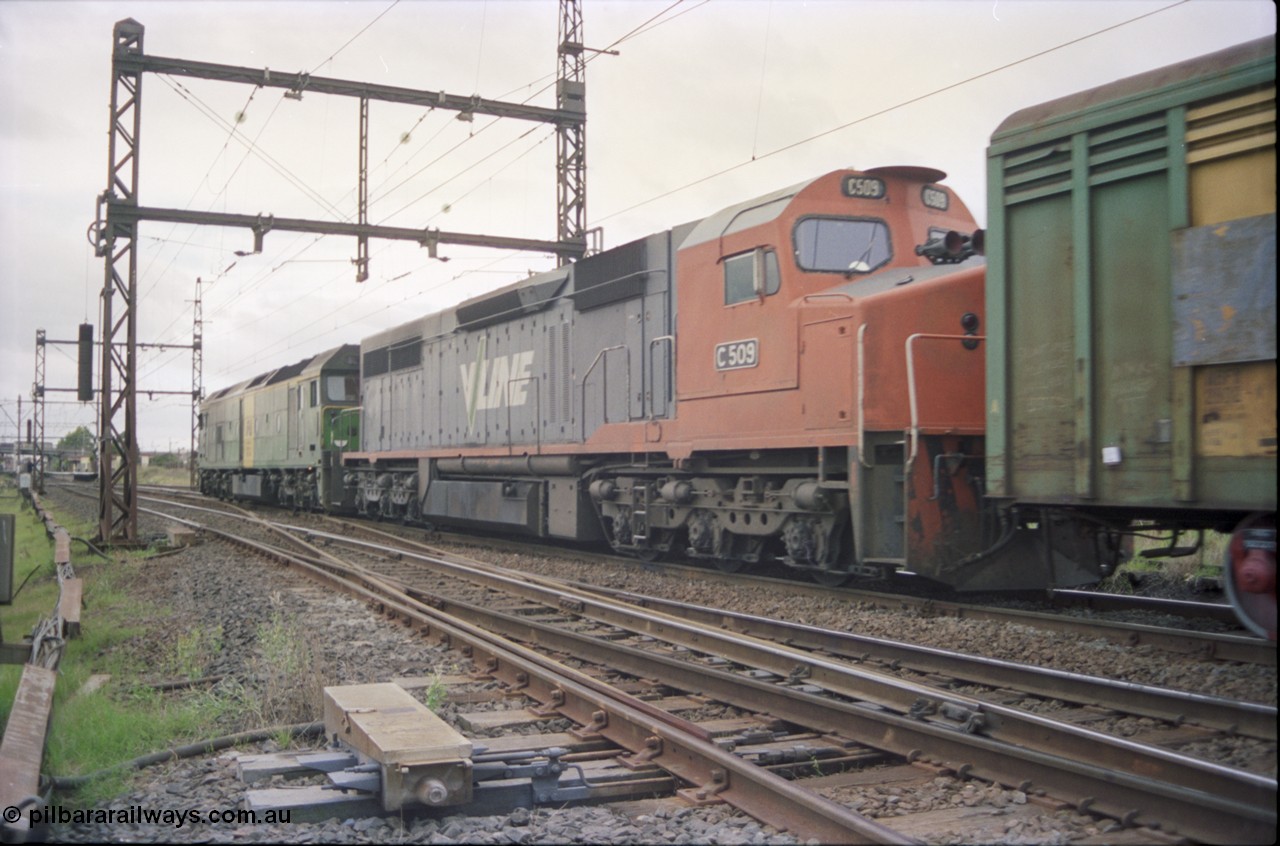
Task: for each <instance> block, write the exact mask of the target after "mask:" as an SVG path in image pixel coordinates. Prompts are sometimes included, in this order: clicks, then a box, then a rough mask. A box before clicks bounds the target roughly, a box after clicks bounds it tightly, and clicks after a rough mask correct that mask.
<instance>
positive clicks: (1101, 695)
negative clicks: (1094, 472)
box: [565, 582, 1277, 740]
mask: <svg viewBox="0 0 1280 846" xmlns="http://www.w3.org/2000/svg"><path fill="white" fill-rule="evenodd" d="M565 584H568V585H572V586H573V587H575V588H577V589H578V590H584V591H588V592H591V593H597V594H600V595H602V596H608V597H612V598H613V599H616V600H618V601H620V602H626V603H629V604H632V605H637V606H640V607H642V608H651V609H653V610H657V611H662V612H664V613H667V614H672V615H673V616H677V617H680V618H682V619H692V620H697V621H699V622H702V623H704V624H706V625H712V626H719V627H720V628H722V629H725V630H727V631H733V632H737V633H739V634H744V635H752V636H754V637H758V638H764V639H766V640H769V641H773V642H778V643H785V644H787V645H788V646H793V647H798V648H803V649H812V650H818V651H822V652H826V653H829V654H831V655H837V656H840V657H843V658H849V659H852V660H857V661H866V660H869V659H875V660H877V661H880V662H882V663H885V664H895V665H899V666H902V667H906V668H909V669H911V670H915V671H916V672H920V673H931V674H935V675H941V676H947V677H950V678H955V679H959V680H962V681H966V682H972V683H976V684H983V685H989V686H991V687H1012V688H1015V689H1017V690H1025V691H1028V692H1029V693H1032V694H1034V695H1036V696H1041V697H1048V698H1053V699H1062V700H1065V701H1068V702H1073V703H1076V704H1080V705H1093V706H1097V707H1101V708H1112V709H1117V710H1123V711H1124V712H1126V713H1131V714H1136V715H1139V716H1146V717H1155V718H1157V719H1161V720H1168V721H1169V722H1173V723H1193V724H1195V725H1201V726H1205V727H1207V728H1212V729H1217V730H1220V731H1226V732H1230V733H1238V734H1243V735H1246V736H1248V737H1256V738H1260V739H1262V740H1275V739H1276V719H1277V709H1276V708H1275V706H1273V705H1263V704H1260V703H1254V702H1240V701H1237V700H1234V699H1226V698H1223V697H1220V696H1209V695H1206V694H1201V693H1191V692H1188V691H1183V690H1169V689H1166V688H1160V687H1154V686H1152V685H1147V684H1140V683H1136V682H1125V681H1117V680H1115V679H1109V678H1104V677H1102V676H1093V675H1085V674H1081V673H1072V672H1067V671H1065V670H1057V669H1054V668H1052V667H1037V666H1033V665H1031V664H1021V663H1017V662H1014V661H1004V660H1000V659H997V658H988V657H984V656H981V655H970V654H967V653H961V652H954V651H950V650H946V649H938V648H936V647H931V646H920V645H916V644H910V643H904V642H901V641H894V640H887V639H885V638H878V637H872V636H870V635H860V634H854V633H851V632H841V631H833V630H830V629H822V628H818V627H817V626H810V625H805V624H803V623H792V622H788V621H785V620H775V619H770V618H768V617H757V616H753V615H750V614H741V613H738V612H736V611H725V610H721V609H716V608H708V607H706V606H703V605H693V604H690V603H685V602H677V601H676V600H671V599H663V598H660V597H653V596H647V595H642V594H636V593H633V592H630V591H623V590H617V589H613V588H607V587H599V586H594V585H588V584H585V583H581V582H566V583H565Z"/></svg>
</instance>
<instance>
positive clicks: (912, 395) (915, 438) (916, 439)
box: [905, 332, 987, 468]
mask: <svg viewBox="0 0 1280 846" xmlns="http://www.w3.org/2000/svg"><path fill="white" fill-rule="evenodd" d="M920 339H927V340H935V341H936V340H941V341H985V340H986V339H987V336H986V335H941V334H937V333H934V332H916V333H915V334H914V335H908V336H907V342H906V353H907V398H908V400H909V401H910V403H911V429H910V437H911V452H910V453H909V454H908V455H907V463H906V465H905V466H906V467H907V468H909V467H910V466H911V464H912V463H913V462H914V461H915V460H916V451H917V450H918V449H919V446H920V408H919V402H918V400H917V397H916V370H915V359H914V357H913V356H912V353H911V345H912V343H913V342H915V341H917V340H920Z"/></svg>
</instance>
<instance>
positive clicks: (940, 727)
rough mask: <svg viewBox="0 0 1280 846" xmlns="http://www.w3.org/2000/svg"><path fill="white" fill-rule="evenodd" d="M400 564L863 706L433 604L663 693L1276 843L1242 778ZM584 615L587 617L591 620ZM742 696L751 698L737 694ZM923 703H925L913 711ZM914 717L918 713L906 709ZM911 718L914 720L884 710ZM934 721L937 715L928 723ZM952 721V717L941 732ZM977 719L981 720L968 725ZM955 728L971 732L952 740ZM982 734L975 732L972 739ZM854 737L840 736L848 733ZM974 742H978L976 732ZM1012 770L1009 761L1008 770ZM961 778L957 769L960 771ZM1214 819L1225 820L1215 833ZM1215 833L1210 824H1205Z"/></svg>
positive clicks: (1098, 803)
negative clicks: (739, 707)
mask: <svg viewBox="0 0 1280 846" xmlns="http://www.w3.org/2000/svg"><path fill="white" fill-rule="evenodd" d="M295 529H296V530H297V531H301V532H304V533H306V534H308V535H311V536H312V537H324V538H328V539H329V540H331V541H334V542H340V543H346V544H351V545H356V546H363V547H365V548H378V547H379V546H380V545H376V544H370V543H368V542H363V541H356V540H354V539H351V538H346V537H343V536H341V535H336V534H331V533H326V532H318V531H315V530H309V529H304V528H297V527H295ZM381 549H382V550H383V551H386V552H393V553H395V554H396V555H397V556H406V557H414V558H423V559H427V560H428V561H429V562H430V563H431V564H432V565H433V566H437V567H439V566H444V567H447V568H451V569H452V570H453V571H454V572H456V573H457V574H458V575H460V576H461V577H463V578H467V579H469V580H471V581H477V580H478V581H479V582H481V583H488V584H490V585H492V586H500V587H501V589H504V590H507V591H514V592H516V593H518V594H520V595H523V596H525V597H526V598H529V599H534V600H535V601H540V602H544V603H546V604H549V605H551V606H553V607H555V606H557V605H558V606H560V607H562V608H565V609H566V610H570V611H572V612H574V613H576V614H579V615H581V616H588V617H594V618H596V619H601V620H602V621H605V622H608V623H610V624H611V625H617V626H622V627H623V628H629V629H632V630H636V631H647V632H648V633H649V634H651V635H653V636H655V637H662V638H663V639H664V640H667V641H669V642H676V643H680V644H681V645H683V646H685V647H686V648H690V649H696V650H699V651H703V652H709V653H715V652H720V653H724V654H726V655H727V656H731V657H732V659H733V660H740V661H743V662H744V663H749V664H751V665H752V666H756V667H766V668H769V669H771V670H772V671H773V672H775V673H777V674H778V675H779V676H781V677H782V678H788V677H791V676H794V677H798V678H801V679H803V681H804V682H805V683H807V684H814V685H818V686H820V687H824V688H826V689H830V690H833V691H836V692H840V693H843V694H845V695H848V696H851V697H857V698H860V699H862V700H864V701H865V703H867V704H853V703H848V702H838V701H834V700H831V699H829V698H826V697H819V696H815V695H812V694H808V693H804V692H801V691H798V690H792V689H787V688H783V687H779V686H776V685H772V684H765V683H762V682H757V681H753V680H751V679H744V678H742V677H740V676H736V675H734V674H732V673H728V672H724V671H720V670H716V669H713V668H708V667H706V666H703V665H698V664H692V663H689V662H685V661H679V660H676V659H670V658H666V657H664V656H655V655H652V654H650V653H646V652H643V651H640V650H636V649H632V648H629V647H625V646H622V645H620V644H617V643H612V642H607V641H600V640H597V639H595V638H592V637H590V636H587V635H581V634H577V633H572V632H565V631H561V630H558V629H554V628H552V627H550V626H546V625H544V624H540V623H537V622H535V621H531V620H528V619H526V618H523V617H516V616H513V615H506V614H502V613H500V612H496V611H492V610H489V609H486V608H479V607H477V606H473V605H468V604H467V603H462V602H455V601H451V600H447V599H444V598H442V597H435V596H432V597H430V598H429V600H430V602H431V604H432V605H433V606H434V607H437V608H440V609H441V610H444V611H449V612H452V613H454V614H458V615H466V616H468V617H470V618H472V619H476V620H480V621H482V622H481V624H482V625H483V626H484V627H485V628H486V629H489V630H491V631H498V632H500V633H502V634H503V635H505V636H507V637H511V638H516V639H522V640H527V641H529V642H535V643H538V644H540V645H542V646H545V647H548V648H552V649H556V650H558V651H560V652H563V653H565V654H570V655H574V656H575V657H580V658H589V659H590V660H594V661H598V662H600V663H604V664H607V665H609V666H613V667H615V668H618V669H621V670H624V671H626V672H628V673H632V674H634V675H638V676H641V677H653V676H655V675H656V676H657V677H660V678H664V679H668V680H670V683H671V684H672V685H673V686H674V687H678V688H682V689H685V690H690V691H694V692H698V693H702V694H704V695H707V696H711V697H713V698H716V699H719V700H721V701H726V702H731V703H749V705H748V707H751V708H753V709H755V710H760V711H766V712H768V713H769V714H771V715H773V716H775V717H778V718H780V719H784V720H788V721H791V722H795V723H797V724H800V725H805V726H811V727H817V728H819V729H820V730H822V731H827V732H832V733H836V734H840V735H843V736H848V737H852V738H853V739H855V740H857V741H858V742H861V743H865V744H867V745H871V746H875V747H877V748H880V749H886V750H889V751H893V752H896V753H898V754H902V755H907V756H908V757H911V756H912V755H913V753H914V754H915V755H919V754H920V750H921V749H922V748H932V749H937V748H942V749H944V750H945V753H944V754H945V755H946V757H947V758H948V759H949V760H951V761H954V762H958V763H957V764H956V766H957V767H960V768H963V769H964V770H965V771H966V772H967V773H968V774H973V775H978V776H980V777H982V778H984V779H987V780H990V781H997V782H1001V783H1005V784H1019V783H1020V782H1022V781H1024V780H1026V779H1027V773H1028V772H1031V773H1034V776H1033V778H1032V781H1033V782H1035V783H1037V784H1039V785H1041V786H1043V787H1045V788H1046V789H1047V790H1049V791H1050V792H1052V793H1054V794H1055V795H1058V796H1075V797H1080V798H1079V802H1080V803H1083V804H1084V805H1086V806H1089V805H1092V806H1093V807H1094V808H1095V809H1097V810H1099V811H1101V812H1102V813H1105V814H1108V815H1110V816H1114V817H1116V818H1118V819H1124V820H1126V821H1129V822H1142V823H1159V824H1163V825H1166V826H1167V825H1168V824H1169V823H1170V822H1173V823H1175V824H1176V825H1177V826H1178V828H1179V829H1180V830H1181V831H1183V832H1188V833H1189V832H1196V836H1200V837H1203V838H1209V839H1222V838H1224V837H1226V838H1227V839H1237V838H1238V841H1237V842H1252V840H1253V839H1255V838H1256V837H1258V836H1261V834H1262V833H1263V832H1264V831H1265V832H1268V833H1270V832H1273V831H1274V828H1275V822H1276V814H1275V793H1276V782H1275V780H1274V779H1267V778H1265V777H1263V776H1257V775H1254V774H1251V773H1245V772H1242V771H1239V770H1235V769H1232V768H1228V767H1222V766H1219V765H1215V764H1211V763H1208V762H1205V761H1201V760H1199V759H1194V758H1189V757H1187V756H1181V755H1177V754H1174V753H1171V752H1168V751H1166V750H1163V749H1159V748H1156V747H1151V746H1147V745H1144V744H1137V743H1133V742H1132V741H1127V740H1124V739H1121V738H1115V737H1111V736H1108V735H1103V734H1100V733H1098V732H1092V731H1089V730H1087V729H1081V728H1080V727H1078V726H1070V725H1065V724H1059V723H1055V722H1054V721H1052V720H1047V719H1045V718H1043V717H1037V716H1035V715H1029V714H1026V713H1025V712H1020V711H1016V710H1015V709H1010V708H1005V707H1003V706H998V705H992V704H990V703H984V702H980V701H978V700H974V699H970V698H967V697H961V696H956V695H952V694H949V693H945V692H941V691H937V690H935V689H931V688H928V687H926V686H923V685H915V684H911V683H905V682H901V681H900V680H897V679H891V678H889V677H886V676H883V675H881V674H878V673H872V672H869V671H866V670H855V669H852V668H847V667H842V666H839V665H836V664H834V663H832V662H829V661H825V660H821V659H816V658H815V657H814V656H812V655H807V654H805V653H802V652H798V651H796V650H789V649H787V648H785V647H779V646H776V645H774V644H768V643H765V642H762V641H755V639H754V638H750V637H744V636H740V635H729V634H726V633H724V632H722V631H718V630H713V629H709V628H707V627H702V626H696V625H693V624H688V623H685V622H683V621H680V620H677V619H674V618H670V617H667V616H666V615H661V614H657V615H653V616H649V617H647V618H646V617H645V616H644V615H642V614H641V613H640V612H639V611H638V610H637V609H634V608H628V607H624V606H621V605H620V604H618V603H613V602H610V601H608V600H603V599H600V598H599V597H594V596H590V595H584V594H580V593H576V592H572V591H566V590H559V591H557V590H554V589H547V588H545V587H543V586H540V585H536V584H530V583H529V582H528V581H522V580H519V579H513V578H510V577H507V576H503V575H501V574H498V573H496V572H477V570H476V568H475V566H474V564H466V565H459V564H450V563H449V562H444V561H441V560H438V559H430V558H428V557H427V556H419V555H418V554H416V553H407V552H405V551H404V550H403V549H393V548H389V547H381ZM588 606H590V608H591V610H588ZM744 688H745V689H746V691H745V692H744ZM920 703H923V704H924V707H923V708H921V707H919V706H920ZM912 706H916V707H915V708H914V709H913V707H912ZM883 708H896V709H898V710H900V711H905V712H911V711H913V710H914V711H915V712H916V713H917V714H918V716H920V717H921V718H920V719H913V718H911V717H908V716H901V715H900V714H893V713H887V712H885V711H883V710H881V709H883ZM930 710H932V711H933V712H934V714H929V713H926V712H928V711H930ZM948 713H950V714H954V715H957V717H958V719H956V720H952V722H951V723H950V725H949V726H948V725H947V720H948V717H947V715H948ZM975 718H976V719H975ZM957 722H961V723H965V724H967V726H968V728H969V729H970V731H962V730H959V729H960V728H961V726H959V725H957V724H956V723H957ZM978 723H981V727H980V728H979V727H978ZM851 725H853V726H856V729H857V730H856V731H855V732H853V733H850V732H849V728H850V726H851ZM974 729H977V730H978V731H981V732H983V734H981V735H980V734H977V733H971V732H972V731H973V730H974ZM1064 745H1065V746H1068V747H1070V748H1072V750H1073V751H1074V752H1079V751H1081V750H1087V751H1088V752H1089V753H1090V756H1091V760H1089V761H1079V760H1072V759H1068V758H1065V757H1062V755H1061V754H1060V752H1061V749H1062V747H1063V746H1064ZM1011 762H1016V763H1012V764H1011ZM966 764H967V765H968V766H965V765H966ZM1223 815H1226V816H1229V817H1230V818H1231V819H1232V820H1233V821H1234V825H1235V827H1234V828H1230V827H1226V828H1224V826H1223V824H1222V822H1221V820H1222V818H1223ZM1209 820H1215V822H1214V823H1213V824H1212V825H1209V824H1208V822H1207V821H1209Z"/></svg>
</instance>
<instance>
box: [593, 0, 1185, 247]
mask: <svg viewBox="0 0 1280 846" xmlns="http://www.w3.org/2000/svg"><path fill="white" fill-rule="evenodd" d="M1189 2H1191V0H1177V2H1176V3H1170V4H1169V5H1168V6H1162V7H1161V8H1159V9H1155V10H1153V11H1150V12H1145V13H1143V14H1141V15H1136V16H1134V17H1132V18H1129V19H1127V20H1124V21H1121V22H1119V23H1116V24H1112V25H1111V26H1107V27H1103V28H1102V29H1099V30H1095V31H1093V32H1091V33H1088V34H1087V35H1082V36H1080V37H1079V38H1073V39H1071V40H1070V41H1065V42H1063V43H1061V44H1058V45H1056V46H1054V47H1049V48H1047V49H1044V50H1040V51H1039V52H1036V53H1032V54H1030V55H1028V56H1024V57H1022V58H1021V59H1016V60H1014V61H1012V62H1007V63H1005V64H1003V65H1000V66H999V67H995V68H991V69H989V70H986V71H983V72H982V73H978V74H974V75H973V76H970V77H967V78H965V79H962V80H960V81H959V82H953V83H951V84H950V85H944V86H942V87H941V88H935V89H933V90H932V91H929V92H927V93H925V94H920V95H918V96H916V97H911V98H910V99H907V100H903V101H901V102H899V103H896V104H894V105H892V106H887V107H885V108H883V109H879V110H877V111H874V112H871V113H869V114H865V115H863V116H862V117H859V118H855V119H854V120H851V121H848V122H846V123H842V124H840V125H838V126H833V127H831V128H830V129H825V130H823V131H822V132H818V133H815V134H813V135H810V136H808V137H806V138H801V139H799V140H798V141H792V142H790V143H788V144H784V145H782V146H781V147H777V148H775V149H773V150H770V151H769V152H767V153H762V154H760V155H755V154H754V153H753V154H752V156H751V158H749V159H745V160H743V161H739V162H737V163H735V164H732V165H730V166H728V167H725V168H722V169H720V170H718V171H716V172H714V173H710V174H707V175H706V176H703V177H700V178H698V179H695V180H693V181H691V182H686V183H685V184H684V185H680V186H677V187H675V188H672V189H670V190H668V191H663V192H662V193H660V194H656V195H654V196H652V197H649V198H648V199H646V200H641V201H640V202H638V203H633V204H632V205H629V206H627V207H626V208H623V209H619V210H618V211H615V212H610V213H609V214H607V215H604V216H603V217H600V218H597V219H596V220H594V221H593V223H594V224H595V225H597V226H598V225H599V224H601V223H603V222H604V221H606V220H611V219H612V218H615V217H618V216H619V215H623V214H626V213H627V212H630V211H635V210H636V209H638V208H642V207H644V206H647V205H648V204H650V203H654V202H657V201H658V200H662V199H665V198H667V197H670V196H673V195H675V194H679V193H680V192H682V191H687V190H688V189H690V188H693V187H695V186H697V185H701V184H703V183H704V182H710V181H711V180H713V179H716V178H717V177H721V176H724V175H726V174H729V173H733V172H734V171H736V170H741V169H742V168H744V167H746V166H747V165H750V164H754V163H755V162H758V161H762V160H764V159H767V158H771V157H773V156H776V155H779V154H781V153H785V152H788V151H790V150H794V149H796V148H797V147H801V146H803V145H805V144H809V143H811V142H813V141H817V140H818V139H819V138H825V137H827V136H828V135H833V134H835V133H837V132H842V131H844V130H846V129H849V128H850V127H853V126H857V125H859V124H862V123H866V122H867V121H869V120H873V119H874V118H878V117H881V116H883V115H887V114H889V113H891V112H895V111H897V110H899V109H903V108H906V107H907V106H912V105H915V104H916V103H919V102H922V101H924V100H928V99H930V98H932V97H936V96H938V95H939V94H944V93H946V92H948V91H953V90H955V89H957V88H960V87H961V86H964V85H968V84H970V83H972V82H976V81H978V80H979V79H985V78H986V77H988V76H992V75H994V74H997V73H1001V72H1002V71H1006V70H1008V69H1009V68H1013V67H1017V66H1018V65H1021V64H1025V63H1026V62H1030V61H1033V60H1034V59H1038V58H1040V57H1042V56H1047V55H1049V54H1050V53H1055V52H1057V51H1059V50H1063V49H1065V48H1067V47H1071V46H1073V45H1076V44H1079V43H1081V42H1083V41H1088V40H1089V39H1091V38H1096V37H1097V36H1099V35H1103V34H1104V33H1107V32H1111V31H1113V30H1116V29H1120V28H1121V27H1125V26H1129V25H1130V24H1133V23H1136V22H1138V21H1140V20H1144V19H1145V18H1149V17H1152V16H1153V15H1158V14H1161V13H1163V12H1167V11H1169V10H1170V9H1174V8H1177V7H1178V6H1182V5H1184V4H1186V3H1189Z"/></svg>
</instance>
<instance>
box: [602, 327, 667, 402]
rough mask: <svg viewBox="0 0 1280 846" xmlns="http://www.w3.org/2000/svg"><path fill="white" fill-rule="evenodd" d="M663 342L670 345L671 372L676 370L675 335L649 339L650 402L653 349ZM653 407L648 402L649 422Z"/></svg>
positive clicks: (653, 369)
mask: <svg viewBox="0 0 1280 846" xmlns="http://www.w3.org/2000/svg"><path fill="white" fill-rule="evenodd" d="M663 341H666V342H667V343H669V344H670V345H671V370H672V371H673V372H674V371H675V369H676V336H675V335H659V336H658V337H656V338H651V339H649V365H650V366H649V394H650V399H651V400H652V395H653V373H654V371H655V369H656V368H654V367H653V347H654V345H655V344H658V343H661V342H663ZM584 384H585V383H584ZM668 387H669V385H668ZM653 406H654V403H653V402H652V401H650V403H649V414H648V418H649V419H650V420H653V419H654V417H655V415H654V411H653ZM666 407H667V403H665V402H664V403H663V408H666Z"/></svg>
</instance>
